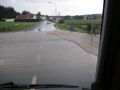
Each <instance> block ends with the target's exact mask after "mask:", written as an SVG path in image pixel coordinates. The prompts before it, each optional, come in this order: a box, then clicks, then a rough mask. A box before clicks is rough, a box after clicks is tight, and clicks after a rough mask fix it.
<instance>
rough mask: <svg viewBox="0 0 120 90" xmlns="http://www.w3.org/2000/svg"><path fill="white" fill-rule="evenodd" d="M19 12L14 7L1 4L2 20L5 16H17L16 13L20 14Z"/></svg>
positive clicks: (0, 14)
mask: <svg viewBox="0 0 120 90" xmlns="http://www.w3.org/2000/svg"><path fill="white" fill-rule="evenodd" d="M19 14H20V13H19V12H16V11H15V10H14V8H12V7H3V6H1V5H0V20H3V19H4V18H15V17H16V15H19Z"/></svg>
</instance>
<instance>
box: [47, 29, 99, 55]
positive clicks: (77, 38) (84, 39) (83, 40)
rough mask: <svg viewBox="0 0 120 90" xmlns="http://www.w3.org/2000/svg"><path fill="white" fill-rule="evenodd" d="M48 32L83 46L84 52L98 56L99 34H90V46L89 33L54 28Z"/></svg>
mask: <svg viewBox="0 0 120 90" xmlns="http://www.w3.org/2000/svg"><path fill="white" fill-rule="evenodd" d="M48 34H52V35H56V36H58V37H60V38H62V39H64V40H67V41H70V42H72V43H74V44H76V45H77V46H79V47H81V48H83V49H84V50H85V51H86V52H88V53H90V54H93V55H95V56H98V48H99V41H100V36H99V35H97V36H94V35H93V36H92V41H93V42H92V46H91V35H88V34H86V33H78V32H70V31H64V30H59V29H56V30H55V31H53V32H49V33H48Z"/></svg>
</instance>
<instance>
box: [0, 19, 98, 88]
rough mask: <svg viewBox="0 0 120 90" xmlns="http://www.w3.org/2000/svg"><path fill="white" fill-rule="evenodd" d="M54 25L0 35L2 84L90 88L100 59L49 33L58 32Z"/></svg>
mask: <svg viewBox="0 0 120 90" xmlns="http://www.w3.org/2000/svg"><path fill="white" fill-rule="evenodd" d="M53 25H54V24H52V23H48V22H47V21H44V22H43V23H41V24H40V25H38V26H37V27H35V28H33V30H32V31H31V30H30V31H27V32H15V33H0V83H5V82H10V81H13V82H15V83H18V84H23V83H24V84H26V83H27V84H31V83H32V81H33V80H35V81H33V82H35V83H37V84H70V85H79V86H80V87H81V88H82V87H88V88H90V85H91V83H92V82H93V81H94V77H95V70H96V62H97V57H96V56H95V55H92V54H89V53H87V52H85V51H84V50H83V49H82V48H80V47H78V46H77V45H75V44H74V43H71V42H69V41H66V40H63V39H61V38H59V37H57V36H55V35H50V34H48V32H52V31H54V30H55V27H54V26H53ZM45 90H47V89H45ZM48 90H49V89H48ZM55 90H57V89H55ZM60 90H61V89H60ZM62 90H80V89H62Z"/></svg>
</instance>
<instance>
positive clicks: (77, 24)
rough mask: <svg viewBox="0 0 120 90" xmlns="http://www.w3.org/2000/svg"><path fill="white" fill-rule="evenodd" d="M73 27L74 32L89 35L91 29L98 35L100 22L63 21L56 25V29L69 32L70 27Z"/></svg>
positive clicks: (97, 20) (98, 20)
mask: <svg viewBox="0 0 120 90" xmlns="http://www.w3.org/2000/svg"><path fill="white" fill-rule="evenodd" d="M71 25H72V26H74V31H76V32H82V33H90V31H91V28H93V29H94V31H95V32H96V34H99V33H100V27H101V20H100V19H96V20H65V23H62V24H59V23H57V24H56V27H57V28H59V29H62V30H70V26H71Z"/></svg>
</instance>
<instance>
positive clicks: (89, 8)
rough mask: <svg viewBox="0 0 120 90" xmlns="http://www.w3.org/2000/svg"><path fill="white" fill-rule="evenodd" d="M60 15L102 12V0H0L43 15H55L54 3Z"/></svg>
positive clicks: (18, 9)
mask: <svg viewBox="0 0 120 90" xmlns="http://www.w3.org/2000/svg"><path fill="white" fill-rule="evenodd" d="M48 2H54V3H56V6H57V13H59V12H60V15H84V14H94V13H102V9H103V0H0V5H3V6H12V7H14V9H15V10H16V11H19V12H22V11H23V10H28V11H30V12H31V13H37V12H41V13H42V14H44V15H55V5H54V4H51V3H48Z"/></svg>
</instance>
